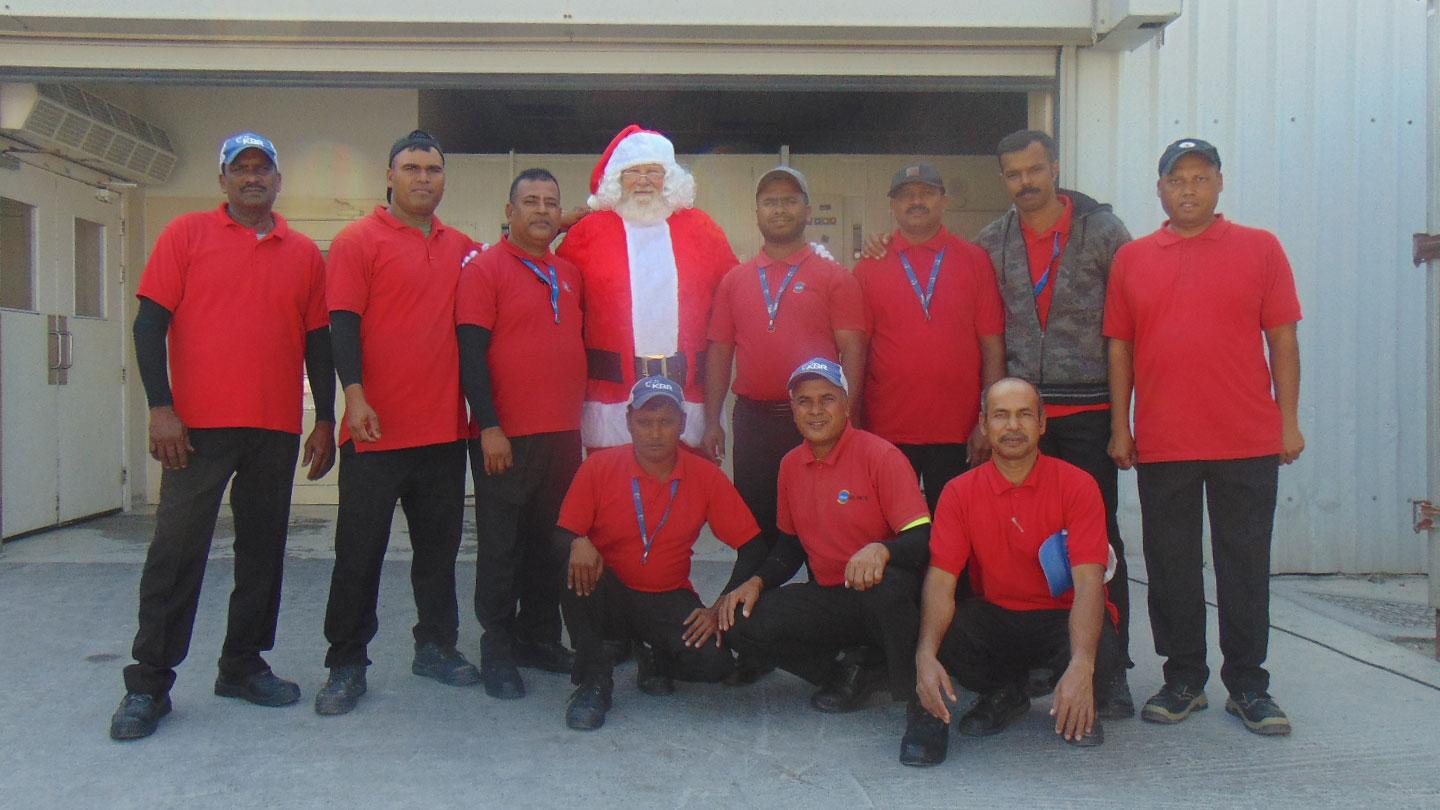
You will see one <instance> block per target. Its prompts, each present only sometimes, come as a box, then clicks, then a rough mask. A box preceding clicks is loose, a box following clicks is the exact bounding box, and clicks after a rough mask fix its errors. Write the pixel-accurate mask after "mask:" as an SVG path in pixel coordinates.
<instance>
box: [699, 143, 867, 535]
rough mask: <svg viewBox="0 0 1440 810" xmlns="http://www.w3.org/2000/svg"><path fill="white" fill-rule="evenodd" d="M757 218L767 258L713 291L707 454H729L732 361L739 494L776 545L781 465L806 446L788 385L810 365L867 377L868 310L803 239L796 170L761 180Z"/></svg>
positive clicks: (805, 196) (803, 201)
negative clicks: (834, 365) (724, 408)
mask: <svg viewBox="0 0 1440 810" xmlns="http://www.w3.org/2000/svg"><path fill="white" fill-rule="evenodd" d="M755 219H756V222H757V224H758V225H759V227H760V234H761V235H762V236H763V237H764V238H765V244H764V245H763V246H762V247H761V249H760V254H759V255H757V256H756V257H755V258H754V259H752V260H750V261H748V262H745V263H744V264H740V265H737V266H736V267H734V268H732V269H731V270H730V272H729V273H727V274H726V275H725V278H724V279H722V280H721V281H720V286H719V288H717V289H716V291H715V308H714V310H713V311H712V312H711V315H710V350H709V356H708V358H707V359H706V363H705V369H706V374H707V375H708V380H707V384H706V390H705V421H706V423H707V424H706V428H705V438H704V440H703V442H702V447H703V449H704V450H705V451H706V452H708V453H709V454H710V455H711V457H713V458H715V459H717V460H718V459H720V458H722V457H723V456H724V454H725V428H723V427H722V426H721V404H722V403H723V402H724V401H725V393H726V389H727V388H729V387H730V365H731V363H732V361H733V362H734V364H735V367H736V375H735V413H734V415H733V426H732V427H733V429H734V433H735V437H734V438H735V456H734V465H735V488H736V489H738V490H740V494H741V496H743V497H744V498H745V502H746V503H747V504H749V505H750V511H751V512H753V513H754V514H755V519H756V521H757V522H759V524H760V531H761V533H762V535H763V537H764V538H765V543H766V545H767V546H773V545H774V543H775V535H776V532H775V481H776V478H777V477H778V476H779V474H780V459H782V458H784V457H785V454H786V453H788V452H790V450H792V449H794V448H795V446H796V445H798V444H800V441H801V438H800V432H799V431H798V430H796V429H795V419H794V417H792V416H791V414H790V396H789V392H788V391H786V380H788V379H789V377H790V372H791V371H793V370H795V367H796V366H798V365H800V364H801V363H803V362H805V360H807V359H809V358H811V357H824V358H827V359H830V360H838V361H839V362H840V365H841V366H842V367H843V368H844V369H845V376H846V379H850V380H859V379H862V378H863V377H864V373H865V332H864V329H865V308H864V303H863V302H862V301H861V300H860V285H859V284H858V283H856V281H855V276H854V275H853V274H851V273H850V271H848V270H846V269H845V268H844V267H842V266H840V265H839V264H836V263H835V262H834V261H831V260H830V259H827V258H824V257H822V256H819V255H817V254H816V253H815V250H814V248H813V247H812V246H811V245H810V244H809V243H808V242H806V241H805V225H806V224H807V223H808V222H809V221H810V189H809V187H808V185H807V184H806V182H805V177H804V175H802V174H800V172H798V171H796V170H794V169H792V168H790V167H788V166H780V167H778V168H775V169H771V170H770V171H768V172H766V173H765V174H764V175H762V176H761V177H760V182H759V183H758V184H757V185H756V188H755ZM854 395H855V397H857V398H858V396H859V392H858V391H857V392H855V394H854Z"/></svg>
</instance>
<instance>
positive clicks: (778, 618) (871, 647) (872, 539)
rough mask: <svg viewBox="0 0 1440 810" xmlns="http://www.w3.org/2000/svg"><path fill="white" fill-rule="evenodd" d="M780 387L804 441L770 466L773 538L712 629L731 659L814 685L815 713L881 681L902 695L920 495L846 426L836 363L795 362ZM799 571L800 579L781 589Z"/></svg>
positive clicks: (924, 523)
mask: <svg viewBox="0 0 1440 810" xmlns="http://www.w3.org/2000/svg"><path fill="white" fill-rule="evenodd" d="M789 389H790V403H791V407H792V409H793V412H794V418H795V425H796V427H798V428H799V429H800V433H801V434H802V435H803V436H804V437H805V443H804V444H802V445H800V446H799V447H797V448H795V449H794V450H791V451H790V452H789V453H787V454H786V456H785V459H784V460H783V461H782V462H781V464H780V481H779V503H778V523H779V529H780V538H779V540H778V542H776V544H775V548H774V549H772V550H771V551H770V554H769V556H768V557H767V558H766V560H765V562H764V564H763V565H762V566H761V567H760V568H759V570H758V571H756V573H755V575H754V576H751V577H750V578H748V579H747V580H745V581H744V583H743V584H741V585H740V586H739V587H737V588H735V589H733V590H731V591H729V592H728V593H727V594H726V595H725V597H724V598H723V599H722V600H721V603H720V627H721V629H722V630H724V631H726V632H727V634H728V635H727V637H728V639H729V641H730V646H731V648H733V649H734V650H735V651H736V652H738V653H740V654H741V655H742V656H745V657H747V658H753V659H754V660H755V661H757V662H763V663H770V664H774V665H777V666H779V667H782V668H784V669H785V670H787V671H789V672H792V673H794V674H796V675H798V676H800V677H801V678H804V679H805V680H807V681H810V682H811V683H813V684H816V685H818V686H819V687H820V688H819V689H818V690H817V691H816V692H815V693H814V694H812V695H811V697H810V705H811V706H813V707H814V708H815V709H817V710H819V711H823V712H848V711H854V710H855V709H858V708H860V707H861V706H862V705H863V704H864V702H865V699H866V698H867V697H869V695H870V693H871V692H873V691H874V690H875V689H876V688H879V687H881V686H882V685H883V684H888V685H889V689H890V694H891V695H892V696H895V697H896V698H897V699H898V698H903V697H904V696H906V695H908V694H909V693H910V689H911V686H912V685H913V684H914V681H915V633H916V631H917V629H918V627H919V621H920V614H919V610H918V608H917V604H916V599H917V596H918V594H919V588H920V572H921V571H923V570H924V568H925V561H926V559H927V558H928V556H929V551H928V548H927V544H928V542H929V537H930V513H929V512H928V511H927V510H926V508H925V498H924V496H923V495H921V493H920V487H919V485H918V483H917V482H916V480H915V473H914V471H912V470H911V469H910V465H909V464H908V463H907V462H906V460H905V457H904V456H903V455H901V454H900V451H898V450H896V449H895V447H894V445H892V444H890V443H889V442H887V441H885V440H884V439H882V438H880V437H879V436H876V435H875V434H873V433H867V432H866V431H863V430H860V429H859V428H856V427H852V426H851V425H850V423H849V401H850V400H849V396H848V394H847V390H846V380H845V374H844V372H843V371H842V370H841V368H840V365H839V364H838V363H836V362H834V361H833V360H827V359H825V358H823V357H816V358H813V359H811V360H809V361H807V362H805V363H803V364H801V365H800V366H799V367H798V368H796V369H795V371H794V373H792V374H791V376H790V382H789ZM802 563H808V564H809V566H810V580H809V581H807V582H801V583H796V584H793V585H786V584H785V583H786V582H787V581H789V579H790V578H791V577H792V576H794V575H795V572H796V571H798V570H799V568H800V566H801V564H802ZM781 586H783V587H781ZM737 609H738V610H739V613H738V614H737V612H736V611H737ZM837 654H838V655H839V657H838V660H837ZM887 674H888V678H887Z"/></svg>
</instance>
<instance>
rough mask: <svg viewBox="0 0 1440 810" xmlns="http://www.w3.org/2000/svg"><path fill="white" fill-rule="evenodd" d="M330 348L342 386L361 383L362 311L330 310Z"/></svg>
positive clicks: (346, 386)
mask: <svg viewBox="0 0 1440 810" xmlns="http://www.w3.org/2000/svg"><path fill="white" fill-rule="evenodd" d="M330 348H331V353H332V356H333V357H334V362H335V373H336V374H338V375H339V376H340V386H341V387H342V388H348V387H349V386H352V385H359V384H360V377H361V374H360V369H361V367H362V366H361V356H360V313H358V312H351V311H350V310H348V309H332V310H330Z"/></svg>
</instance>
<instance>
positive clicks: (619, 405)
mask: <svg viewBox="0 0 1440 810" xmlns="http://www.w3.org/2000/svg"><path fill="white" fill-rule="evenodd" d="M627 407H629V403H626V402H596V401H594V400H587V401H586V402H585V409H584V410H583V411H582V412H581V414H580V441H581V443H582V444H584V445H585V446H586V447H588V448H591V449H599V448H602V447H616V446H618V445H622V444H629V443H630V428H629V427H627V426H626V424H625V409H626V408H627ZM704 436H705V405H704V404H703V403H700V402H690V401H689V400H686V401H685V432H683V433H681V434H680V441H682V442H684V443H686V444H688V445H690V446H691V447H699V446H700V440H701V439H702V438H704Z"/></svg>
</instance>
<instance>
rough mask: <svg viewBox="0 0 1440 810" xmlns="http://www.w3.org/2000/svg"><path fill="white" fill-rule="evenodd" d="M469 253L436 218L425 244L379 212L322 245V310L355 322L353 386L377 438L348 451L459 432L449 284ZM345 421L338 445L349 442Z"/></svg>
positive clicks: (466, 243) (460, 237)
mask: <svg viewBox="0 0 1440 810" xmlns="http://www.w3.org/2000/svg"><path fill="white" fill-rule="evenodd" d="M472 249H474V250H477V252H476V257H478V256H479V253H478V249H475V248H472V245H471V241H470V237H468V236H466V235H465V234H463V233H461V232H460V231H457V230H455V229H454V228H451V227H449V226H447V225H445V224H444V223H442V222H441V221H440V219H439V218H438V217H437V218H435V220H434V224H433V225H432V227H431V230H430V236H429V238H426V236H425V235H424V234H423V233H421V232H420V230H419V229H418V228H414V227H411V226H409V225H406V224H405V223H403V222H401V221H400V220H398V219H396V218H395V217H394V216H393V215H391V214H390V212H389V211H387V210H386V209H385V206H383V205H380V206H376V207H375V210H374V211H373V212H372V213H370V214H368V215H367V216H364V217H361V218H360V219H358V220H356V221H354V222H352V223H350V224H349V225H346V226H345V229H344V230H342V231H341V232H340V234H339V235H338V236H336V237H335V241H334V242H332V243H331V244H330V261H329V276H328V279H327V286H328V294H329V299H330V309H331V310H332V311H333V310H337V309H343V310H347V311H349V312H355V313H358V314H359V315H360V352H361V359H362V361H363V363H364V367H363V368H362V370H361V374H362V379H361V383H362V384H363V385H364V387H365V399H366V400H367V401H368V402H369V403H370V407H372V408H374V409H375V413H376V415H377V416H379V417H380V437H381V438H380V441H378V442H355V450H356V451H358V452H362V453H363V452H369V451H372V450H398V449H401V448H405V447H422V446H424V445H428V444H442V443H444V442H453V441H456V440H458V439H463V438H465V437H466V435H467V434H468V430H467V428H466V419H465V403H464V400H463V399H462V398H461V394H460V349H459V346H458V345H457V344H456V342H455V286H456V283H457V282H458V281H459V280H460V267H461V264H462V263H463V262H465V261H466V257H467V256H469V254H470V253H471V251H472ZM471 260H473V258H472V259H471ZM348 421H349V420H348V419H347V420H344V421H343V422H342V424H341V427H340V443H341V444H344V443H345V442H347V441H349V440H350V429H349V424H348Z"/></svg>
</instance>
